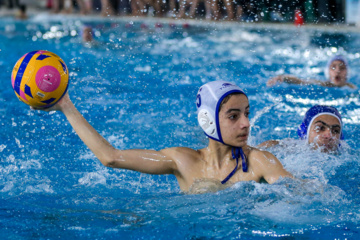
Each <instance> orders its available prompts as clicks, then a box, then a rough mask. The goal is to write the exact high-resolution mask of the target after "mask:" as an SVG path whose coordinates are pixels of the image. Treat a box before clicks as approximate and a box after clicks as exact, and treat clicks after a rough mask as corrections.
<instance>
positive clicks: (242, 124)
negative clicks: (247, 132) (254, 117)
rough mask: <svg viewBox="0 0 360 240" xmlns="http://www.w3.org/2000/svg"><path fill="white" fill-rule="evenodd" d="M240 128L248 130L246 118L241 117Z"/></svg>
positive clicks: (248, 123)
mask: <svg viewBox="0 0 360 240" xmlns="http://www.w3.org/2000/svg"><path fill="white" fill-rule="evenodd" d="M240 127H241V128H249V127H250V121H249V118H248V117H246V116H244V115H243V116H242V117H241V119H240Z"/></svg>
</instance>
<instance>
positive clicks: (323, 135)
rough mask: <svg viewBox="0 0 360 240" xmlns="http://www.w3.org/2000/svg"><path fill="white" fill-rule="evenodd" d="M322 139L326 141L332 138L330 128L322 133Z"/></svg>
mask: <svg viewBox="0 0 360 240" xmlns="http://www.w3.org/2000/svg"><path fill="white" fill-rule="evenodd" d="M322 137H323V138H324V139H330V138H332V133H331V129H330V128H326V130H325V131H324V132H323V133H322Z"/></svg>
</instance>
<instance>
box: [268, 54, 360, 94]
mask: <svg viewBox="0 0 360 240" xmlns="http://www.w3.org/2000/svg"><path fill="white" fill-rule="evenodd" d="M348 72H349V64H348V61H347V60H346V58H345V57H344V56H342V55H336V56H334V57H332V58H331V59H330V60H329V61H328V63H327V65H326V69H325V76H326V78H327V79H328V80H327V81H320V80H315V79H311V80H303V79H300V78H297V77H295V76H291V75H280V76H276V77H274V78H271V79H270V80H269V81H268V82H267V83H266V85H267V86H274V85H275V84H277V83H283V82H285V83H290V84H298V85H320V86H324V87H344V86H347V87H350V88H353V89H356V88H357V87H356V86H355V85H354V84H352V83H349V82H348V81H347V80H348Z"/></svg>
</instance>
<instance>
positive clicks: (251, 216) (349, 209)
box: [0, 15, 360, 239]
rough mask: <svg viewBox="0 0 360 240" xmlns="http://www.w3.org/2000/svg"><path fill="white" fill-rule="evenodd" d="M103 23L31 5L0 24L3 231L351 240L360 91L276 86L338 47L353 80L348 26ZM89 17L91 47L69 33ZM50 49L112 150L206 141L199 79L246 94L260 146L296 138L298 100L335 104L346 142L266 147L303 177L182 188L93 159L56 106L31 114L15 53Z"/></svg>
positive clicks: (358, 54)
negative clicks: (25, 16) (17, 79)
mask: <svg viewBox="0 0 360 240" xmlns="http://www.w3.org/2000/svg"><path fill="white" fill-rule="evenodd" d="M156 23H157V22H156V20H146V21H145V22H143V21H135V20H133V19H127V20H126V19H115V20H102V19H96V18H95V19H94V18H81V19H75V18H71V17H69V18H66V19H64V18H63V19H62V18H57V17H49V16H47V15H39V16H36V17H34V18H32V19H30V20H28V21H25V22H20V21H14V20H13V19H10V18H4V19H2V21H0V49H1V51H0V56H1V58H0V66H1V68H2V69H3V70H2V71H1V73H0V74H1V79H2V81H1V83H0V84H1V90H0V91H1V94H0V101H1V103H2V104H1V106H0V111H1V112H2V114H1V117H0V123H1V128H2V131H1V132H0V139H1V142H0V156H1V164H0V196H1V197H0V206H1V210H0V236H1V239H58V238H60V239H74V238H77V239H111V238H121V239H168V238H169V236H170V237H171V238H173V239H224V238H227V239H230V238H231V239H237V238H245V239H272V238H284V239H309V238H311V239H313V238H315V239H335V238H337V239H356V238H358V237H359V236H360V234H359V231H360V229H359V222H360V212H359V203H360V197H359V196H360V194H359V193H360V192H359V180H358V169H359V156H360V152H359V147H358V146H359V140H360V138H359V130H360V127H359V126H360V118H359V113H360V110H359V105H360V102H359V91H358V90H349V89H341V90H339V89H330V88H328V89H325V88H321V87H314V86H309V87H299V86H291V85H280V86H276V87H274V88H268V87H266V84H265V83H266V81H267V80H268V79H269V78H270V77H272V76H275V75H276V74H280V73H283V72H286V73H292V74H296V75H298V76H301V77H318V78H324V75H323V71H322V70H323V66H324V65H325V64H326V61H327V59H328V57H329V56H330V55H332V54H334V53H342V54H344V55H345V56H346V57H347V58H348V59H349V61H350V64H351V82H353V83H355V84H357V85H358V86H360V79H359V77H358V75H359V74H358V73H359V71H358V70H357V69H359V58H360V42H359V40H358V39H360V38H359V34H358V33H356V32H343V31H331V30H329V29H327V30H318V29H316V28H292V27H287V28H286V29H285V28H282V27H281V26H278V27H273V26H269V27H266V26H260V25H250V26H249V25H236V24H205V23H202V24H199V25H193V24H190V25H187V24H183V23H178V22H175V23H174V24H172V23H171V24H169V22H161V24H156ZM82 25H91V26H93V28H94V33H95V35H96V40H97V41H98V42H99V43H100V44H99V45H97V46H93V47H87V46H86V45H83V44H82V43H81V40H80V38H79V36H78V35H77V33H79V32H80V30H81V26H82ZM36 49H44V50H49V51H52V52H55V53H57V54H58V55H59V56H60V57H61V58H62V59H63V60H64V61H65V62H66V63H67V65H68V68H69V70H70V76H71V78H70V81H71V85H70V87H69V92H70V95H71V99H72V100H73V102H74V103H75V105H76V106H77V107H78V109H79V110H80V111H81V113H82V114H83V115H84V116H85V118H86V119H88V120H89V122H90V123H91V124H92V125H93V126H94V127H95V129H97V130H98V131H99V132H100V133H101V134H102V135H103V136H104V137H105V138H106V139H108V140H109V141H110V142H111V143H112V144H113V145H114V146H115V147H117V148H122V149H128V148H147V149H156V150H159V149H162V148H166V147H173V146H184V147H190V148H195V149H199V148H203V147H205V146H206V145H207V140H206V138H205V136H204V134H203V133H202V131H201V129H200V127H198V125H197V121H196V114H195V111H196V107H195V95H196V92H197V90H198V87H199V86H200V85H202V84H203V83H205V82H208V81H212V80H220V79H222V80H227V81H233V82H235V83H237V84H239V85H240V86H241V87H242V88H243V89H244V90H245V91H246V92H247V93H248V95H249V99H250V104H251V124H252V129H251V137H250V139H249V143H250V144H251V145H256V144H259V143H261V142H262V141H264V140H269V139H274V138H281V139H282V138H287V137H290V138H295V137H296V128H297V126H298V124H299V123H300V122H301V120H302V117H303V116H304V114H305V111H306V110H307V109H308V108H309V107H311V106H312V105H314V104H316V103H321V104H327V105H331V106H334V107H337V108H338V109H339V111H340V112H341V113H342V115H343V119H344V123H345V128H344V131H345V137H346V143H345V144H344V149H343V150H342V152H341V153H340V154H339V155H325V154H322V153H319V152H314V151H309V150H308V149H306V148H305V147H304V146H298V147H297V148H293V149H286V150H284V151H281V150H280V149H277V148H274V149H273V153H274V154H275V155H276V156H277V157H278V158H279V159H280V161H281V162H282V163H283V165H284V166H285V168H286V169H287V170H288V171H290V172H292V173H293V174H294V175H295V176H296V177H297V178H299V179H308V180H309V182H305V183H304V182H301V181H297V180H281V181H279V182H277V183H275V184H273V185H267V184H258V183H254V182H241V183H237V184H235V185H234V186H233V187H231V188H228V189H226V190H222V191H219V192H217V193H206V194H199V195H184V194H182V193H181V192H180V189H179V187H178V185H177V182H176V179H175V177H173V176H153V175H146V174H140V173H136V172H132V171H127V170H118V169H115V170H114V169H109V168H105V167H104V166H102V165H101V164H100V163H99V161H98V160H97V159H96V158H95V157H94V156H93V154H92V153H91V152H90V151H89V150H88V149H87V148H86V147H85V145H84V144H83V143H82V142H81V141H80V140H79V139H78V137H77V136H76V135H75V133H74V132H73V130H72V129H71V127H70V126H69V124H68V123H67V121H66V120H65V118H64V116H63V115H61V114H59V113H50V114H48V113H43V112H37V111H30V110H29V108H28V107H27V106H26V105H25V104H23V103H21V102H20V101H19V100H18V99H17V98H16V96H15V94H14V92H13V90H12V88H11V84H10V75H11V71H12V68H13V66H14V64H15V62H16V61H17V59H18V58H20V56H22V55H23V54H24V53H26V52H29V51H32V50H36Z"/></svg>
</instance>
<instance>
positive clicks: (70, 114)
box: [46, 81, 292, 193]
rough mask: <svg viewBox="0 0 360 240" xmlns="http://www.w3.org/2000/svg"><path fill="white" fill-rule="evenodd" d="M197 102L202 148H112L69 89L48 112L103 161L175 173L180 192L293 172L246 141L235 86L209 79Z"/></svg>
mask: <svg viewBox="0 0 360 240" xmlns="http://www.w3.org/2000/svg"><path fill="white" fill-rule="evenodd" d="M196 105H197V108H198V122H199V124H200V126H201V128H202V129H203V130H204V132H205V134H206V135H207V136H208V137H209V144H208V146H207V147H206V148H203V149H200V150H194V149H190V148H186V147H172V148H167V149H162V150H159V151H155V150H141V149H131V150H119V149H115V148H114V147H113V146H112V145H111V144H110V143H109V142H108V141H107V140H105V139H104V138H103V137H102V136H101V135H100V134H99V133H98V132H97V131H96V130H95V129H94V128H93V127H92V126H91V125H90V124H89V123H88V122H87V121H86V120H85V118H84V117H83V116H82V115H81V113H80V112H79V111H78V110H77V109H76V107H75V106H74V104H73V103H72V102H71V100H70V98H69V95H68V93H67V94H66V95H65V96H64V97H63V98H62V99H61V100H60V101H59V102H58V103H57V104H56V105H54V106H53V107H51V108H49V109H46V111H52V110H58V111H61V112H62V113H63V114H64V115H65V116H66V118H67V119H68V121H69V122H70V124H71V125H72V127H73V128H74V130H75V131H76V133H77V134H78V135H79V137H80V138H81V139H82V141H83V142H84V143H85V144H86V145H87V146H88V147H89V148H90V150H91V151H92V152H93V153H94V154H95V156H96V157H97V158H98V159H99V160H100V161H101V163H102V164H103V165H105V166H108V167H112V168H122V169H130V170H134V171H139V172H142V173H149V174H174V175H175V176H176V178H177V181H178V183H179V185H180V188H181V190H182V191H184V192H189V193H195V192H198V191H197V190H196V189H197V187H196V185H197V184H199V186H201V187H204V188H207V189H208V190H207V191H209V189H212V190H219V189H221V188H225V187H228V186H229V185H230V184H229V183H235V182H239V181H256V182H260V181H263V180H264V181H266V182H268V183H274V182H275V181H277V180H278V179H279V178H280V177H292V175H291V174H290V173H288V172H287V171H286V170H285V169H284V168H283V166H282V164H281V163H280V162H279V160H278V159H277V158H276V157H275V156H274V155H273V154H271V153H269V152H267V151H260V150H258V149H256V148H253V147H250V146H248V145H247V139H248V136H249V128H250V123H249V111H250V105H249V101H248V98H247V96H246V94H245V92H244V91H243V90H241V89H240V88H239V87H238V86H236V85H234V84H232V83H229V82H224V81H213V82H209V83H207V84H205V85H203V86H202V87H201V88H200V89H199V91H198V94H197V102H196ZM204 182H207V183H209V184H204Z"/></svg>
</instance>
